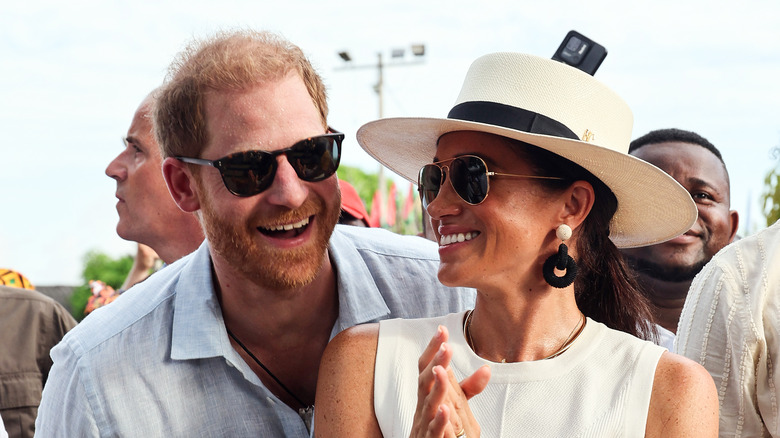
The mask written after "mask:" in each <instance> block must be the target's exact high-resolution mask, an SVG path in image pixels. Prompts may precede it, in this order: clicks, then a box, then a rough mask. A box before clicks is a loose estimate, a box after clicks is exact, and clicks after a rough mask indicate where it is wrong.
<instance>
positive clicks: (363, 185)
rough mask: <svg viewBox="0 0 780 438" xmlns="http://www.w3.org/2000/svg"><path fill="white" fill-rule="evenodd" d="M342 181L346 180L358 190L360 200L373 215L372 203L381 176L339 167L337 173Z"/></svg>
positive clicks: (356, 169)
mask: <svg viewBox="0 0 780 438" xmlns="http://www.w3.org/2000/svg"><path fill="white" fill-rule="evenodd" d="M336 174H338V176H339V179H340V180H344V181H346V182H348V183H350V184H352V186H353V187H355V190H357V192H358V195H360V199H362V200H363V203H364V204H366V210H368V212H369V213H371V201H372V200H373V199H374V192H375V191H376V188H377V186H378V185H379V176H377V175H375V174H369V173H366V172H363V171H362V170H360V169H358V168H357V167H349V166H339V170H337V171H336Z"/></svg>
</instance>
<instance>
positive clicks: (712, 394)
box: [645, 352, 718, 437]
mask: <svg viewBox="0 0 780 438" xmlns="http://www.w3.org/2000/svg"><path fill="white" fill-rule="evenodd" d="M645 436H646V437H692V436H696V437H717V436H718V395H717V391H716V389H715V382H714V381H713V380H712V377H711V376H710V374H709V373H708V372H707V370H706V369H704V367H702V366H701V365H699V364H698V363H696V362H694V361H692V360H690V359H688V358H685V357H683V356H680V355H677V354H674V353H670V352H665V353H664V354H663V355H661V358H660V360H659V361H658V367H657V368H656V371H655V378H654V381H653V392H652V396H651V397H650V409H649V413H648V417H647V430H646V432H645Z"/></svg>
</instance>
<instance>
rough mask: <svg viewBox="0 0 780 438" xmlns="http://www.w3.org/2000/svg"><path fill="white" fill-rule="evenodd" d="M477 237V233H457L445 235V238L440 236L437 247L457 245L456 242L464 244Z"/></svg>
mask: <svg viewBox="0 0 780 438" xmlns="http://www.w3.org/2000/svg"><path fill="white" fill-rule="evenodd" d="M477 236H479V231H474V232H468V233H458V234H447V235H445V236H441V238H440V239H439V246H445V245H450V244H452V243H458V242H465V241H467V240H471V239H473V238H475V237H477Z"/></svg>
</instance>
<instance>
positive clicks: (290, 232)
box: [257, 217, 311, 238]
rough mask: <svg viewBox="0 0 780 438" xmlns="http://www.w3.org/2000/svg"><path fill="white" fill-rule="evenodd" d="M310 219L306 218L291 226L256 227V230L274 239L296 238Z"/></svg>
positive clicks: (304, 229)
mask: <svg viewBox="0 0 780 438" xmlns="http://www.w3.org/2000/svg"><path fill="white" fill-rule="evenodd" d="M310 221H311V217H306V218H303V219H301V220H300V221H298V222H295V223H292V224H281V225H273V226H270V227H257V230H258V231H260V232H261V233H263V234H264V235H266V236H270V237H276V238H291V237H297V236H299V235H300V234H301V233H303V232H304V231H306V227H308V226H309V222H310Z"/></svg>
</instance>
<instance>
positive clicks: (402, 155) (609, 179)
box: [357, 118, 698, 248]
mask: <svg viewBox="0 0 780 438" xmlns="http://www.w3.org/2000/svg"><path fill="white" fill-rule="evenodd" d="M454 131H478V132H485V133H489V134H496V135H500V136H503V137H507V138H511V139H515V140H520V141H523V142H525V143H529V144H531V145H534V146H537V147H540V148H542V149H546V150H548V151H550V152H553V153H555V154H557V155H560V156H562V157H564V158H567V159H569V160H571V161H573V162H575V163H577V164H579V165H580V166H582V167H583V168H585V169H587V170H588V171H589V172H591V173H592V174H593V175H594V176H596V177H597V178H599V179H600V180H601V181H602V182H604V184H606V185H607V186H608V187H609V188H610V189H611V190H612V192H613V193H614V194H615V196H616V197H617V200H618V208H617V211H616V212H615V215H614V216H613V218H612V221H611V222H610V239H611V240H612V241H613V242H614V243H615V245H616V246H617V247H619V248H632V247H638V246H645V245H652V244H656V243H661V242H665V241H667V240H669V239H672V238H674V237H676V236H679V235H680V234H683V233H685V232H686V231H688V230H689V229H690V228H691V226H693V224H694V223H695V222H696V218H697V215H698V211H697V209H696V204H695V203H694V202H693V199H692V198H691V196H690V194H689V193H688V191H687V190H685V188H683V187H682V186H681V185H680V184H679V183H678V182H677V181H675V180H674V178H672V177H671V176H669V175H668V174H667V173H666V172H664V171H663V170H661V169H659V168H657V167H655V166H653V165H652V164H650V163H647V162H645V161H642V160H640V159H638V158H636V157H633V156H631V155H628V154H626V153H623V152H619V151H615V150H612V149H609V148H606V147H602V146H599V145H597V144H594V143H588V142H584V141H579V140H571V139H566V138H561V137H554V136H548V135H541V134H532V133H528V132H524V131H518V130H514V129H509V128H503V127H500V126H495V125H489V124H485V123H479V122H468V121H462V120H455V119H435V118H389V119H380V120H375V121H373V122H369V123H366V124H365V125H363V126H362V127H361V128H360V129H359V130H358V132H357V140H358V143H359V144H360V146H361V147H362V148H363V149H364V150H365V151H366V152H367V153H368V154H369V155H371V156H372V157H374V158H375V159H376V160H377V161H379V162H380V163H382V164H383V165H384V166H386V167H387V168H389V169H390V170H392V171H394V172H396V173H397V174H399V175H400V176H402V177H404V178H405V179H407V180H409V181H411V182H412V183H415V184H416V183H417V174H418V172H419V171H420V168H421V167H422V166H423V165H425V164H428V163H431V162H432V161H433V157H434V155H435V153H436V144H437V141H438V139H439V137H441V136H442V135H444V134H446V133H449V132H454ZM616 169H619V171H616Z"/></svg>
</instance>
